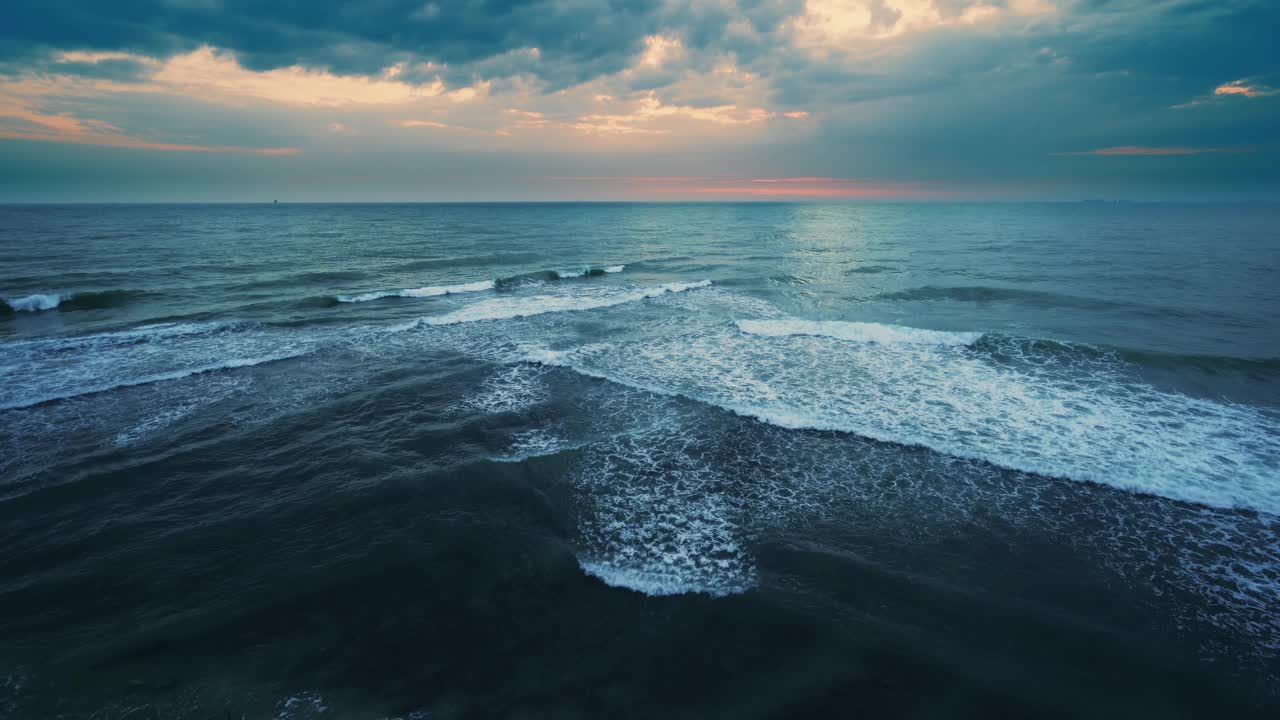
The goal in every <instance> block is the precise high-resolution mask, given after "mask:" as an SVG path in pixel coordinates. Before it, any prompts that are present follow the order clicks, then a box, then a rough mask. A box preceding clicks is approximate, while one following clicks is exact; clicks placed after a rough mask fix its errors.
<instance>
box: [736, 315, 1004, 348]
mask: <svg viewBox="0 0 1280 720" xmlns="http://www.w3.org/2000/svg"><path fill="white" fill-rule="evenodd" d="M737 324H738V329H739V330H742V331H743V332H745V333H750V334H752V335H763V336H766V337H788V336H791V335H812V336H816V337H829V338H834V339H836V340H848V341H850V342H876V343H906V344H920V345H972V344H973V343H975V342H977V341H978V339H979V338H981V337H982V333H977V332H945V331H942V330H921V329H919V328H913V327H905V326H903V325H881V324H880V323H868V322H835V321H821V322H818V321H812V320H739V321H737Z"/></svg>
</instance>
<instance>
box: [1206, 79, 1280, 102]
mask: <svg viewBox="0 0 1280 720" xmlns="http://www.w3.org/2000/svg"><path fill="white" fill-rule="evenodd" d="M1213 94H1214V95H1239V96H1242V97H1247V98H1259V97H1267V96H1269V95H1276V94H1280V90H1276V89H1275V88H1270V87H1267V86H1266V85H1259V84H1256V83H1250V82H1249V81H1247V80H1232V81H1231V82H1229V83H1223V84H1221V85H1219V86H1218V87H1216V88H1214V89H1213Z"/></svg>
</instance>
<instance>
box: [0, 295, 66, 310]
mask: <svg viewBox="0 0 1280 720" xmlns="http://www.w3.org/2000/svg"><path fill="white" fill-rule="evenodd" d="M62 299H63V296H62V295H58V294H57V293H49V294H42V295H28V296H26V297H20V298H14V299H12V300H6V301H5V302H6V303H7V304H8V305H9V307H11V308H13V310H14V311H16V312H39V311H41V310H52V309H54V308H56V307H58V304H59V303H61V302H62Z"/></svg>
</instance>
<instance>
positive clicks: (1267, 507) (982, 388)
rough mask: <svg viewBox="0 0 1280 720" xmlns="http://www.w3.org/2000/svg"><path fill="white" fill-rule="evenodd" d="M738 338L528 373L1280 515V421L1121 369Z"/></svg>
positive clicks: (953, 349)
mask: <svg viewBox="0 0 1280 720" xmlns="http://www.w3.org/2000/svg"><path fill="white" fill-rule="evenodd" d="M849 325H852V326H853V327H852V328H851V327H849ZM731 327H733V326H731ZM735 329H740V330H741V331H739V332H731V331H729V328H722V329H718V330H713V331H711V332H705V333H696V334H687V335H679V336H675V337H666V338H655V339H652V340H648V341H644V342H632V343H611V344H598V345H589V346H582V347H579V348H576V349H572V350H561V351H555V352H551V351H542V352H532V353H529V354H528V355H527V356H526V359H527V360H529V361H531V362H537V363H541V364H545V365H554V366H559V367H564V368H568V369H571V370H574V371H575V372H578V373H580V374H584V375H588V376H591V377H596V378H600V379H604V380H608V381H611V382H616V383H619V384H622V385H626V386H629V387H633V388H637V389H641V390H646V391H650V392H655V393H659V394H664V395H669V396H683V397H687V398H690V399H693V400H697V401H700V402H703V403H707V404H710V405H714V406H717V407H720V408H722V409H725V410H729V411H731V412H734V413H736V414H739V415H744V416H749V417H754V418H756V419H759V420H761V421H763V422H766V423H769V424H772V425H776V426H779V427H782V428H788V429H814V430H828V431H840V432H847V433H851V434H854V435H859V436H862V437H866V438H870V439H873V440H879V441H884V442H891V443H896V444H901V445H916V446H921V447H927V448H930V449H932V450H935V451H937V452H940V453H943V454H945V455H950V456H953V457H959V458H966V459H971V460H981V461H985V462H989V463H991V464H993V465H997V466H1000V467H1004V468H1008V469H1012V470H1019V471H1023V472H1029V473H1034V474H1037V475H1040V476H1045V477H1057V478H1066V479H1071V480H1077V481H1084V482H1095V483H1099V484H1104V485H1110V486H1112V487H1116V488H1120V489H1123V490H1127V491H1131V492H1136V493H1140V494H1149V495H1158V496H1161V497H1165V498H1168V499H1172V500H1178V501H1183V502H1190V503H1195V504H1200V505H1207V506H1211V507H1219V508H1247V509H1252V510H1257V511H1261V512H1266V513H1270V514H1273V515H1280V467H1278V465H1277V458H1280V416H1277V415H1276V414H1275V413H1273V412H1269V411H1267V410H1265V409H1263V408H1258V407H1254V406H1248V405H1239V404H1234V403H1227V402H1220V401H1216V400H1212V399H1206V398H1197V397H1191V396H1187V395H1183V394H1179V393H1176V392H1170V391H1166V390H1161V389H1158V388H1155V387H1153V386H1151V385H1148V384H1144V383H1142V382H1140V381H1137V380H1135V379H1133V377H1132V376H1131V375H1128V374H1126V373H1125V372H1124V361H1123V359H1119V358H1116V357H1114V356H1109V355H1105V354H1101V353H1097V352H1093V353H1090V352H1079V353H1074V352H1071V351H1070V346H1066V345H1060V346H1053V345H1052V344H1051V350H1052V351H1050V352H1046V351H1045V350H1044V348H1045V342H1044V341H1033V340H1025V339H1020V338H1002V337H999V336H994V337H993V338H992V339H991V340H990V341H988V340H986V339H983V340H982V342H981V343H978V344H972V343H974V341H975V340H977V339H978V337H980V336H977V335H976V334H954V333H939V334H938V335H936V336H924V337H925V338H929V339H928V341H925V342H921V340H922V337H921V336H919V335H917V334H915V333H921V332H924V333H931V332H937V331H919V330H915V329H913V328H895V327H892V326H879V325H872V324H844V323H837V324H835V325H834V326H831V325H828V324H826V323H813V324H812V325H809V324H806V321H797V320H787V321H738V322H737V323H736V328H735ZM752 330H755V331H757V332H758V334H753V333H752ZM815 331H816V332H815ZM886 339H887V340H886ZM850 340H853V342H850Z"/></svg>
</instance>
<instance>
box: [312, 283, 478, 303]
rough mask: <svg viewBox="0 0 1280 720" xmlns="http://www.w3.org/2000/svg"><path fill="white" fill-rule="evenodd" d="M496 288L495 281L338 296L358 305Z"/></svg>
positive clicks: (341, 300)
mask: <svg viewBox="0 0 1280 720" xmlns="http://www.w3.org/2000/svg"><path fill="white" fill-rule="evenodd" d="M493 288H494V281H493V280H480V281H478V282H471V283H461V284H458V285H428V286H427V287H420V288H408V289H406V290H383V291H379V292H367V293H360V294H359V295H338V296H337V300H338V302H344V303H358V302H369V301H370V300H381V299H382V298H389V297H402V298H423V297H439V296H441V295H458V294H461V293H470V292H481V291H484V290H492V289H493Z"/></svg>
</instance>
